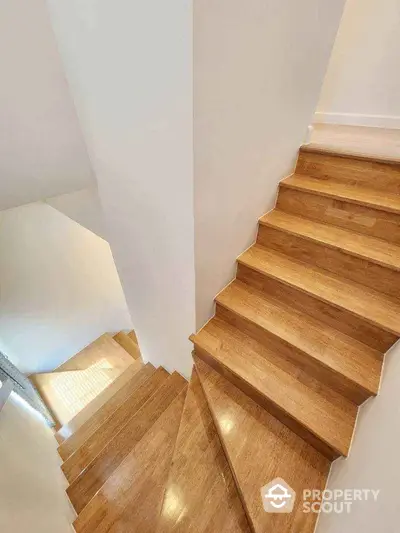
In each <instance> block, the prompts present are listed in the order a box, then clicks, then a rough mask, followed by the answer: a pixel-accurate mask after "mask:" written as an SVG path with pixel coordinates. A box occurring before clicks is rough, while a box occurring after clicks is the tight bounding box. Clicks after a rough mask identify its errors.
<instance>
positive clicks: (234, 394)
mask: <svg viewBox="0 0 400 533" xmlns="http://www.w3.org/2000/svg"><path fill="white" fill-rule="evenodd" d="M196 369H197V372H198V375H199V377H200V382H201V384H202V387H203V390H204V393H205V396H206V398H207V401H208V405H209V407H210V410H211V413H212V415H213V419H214V421H215V425H216V428H217V430H218V434H219V437H220V439H221V443H222V445H223V448H224V450H225V453H226V456H227V459H228V461H229V464H230V466H231V469H232V472H233V474H234V478H235V480H236V484H237V487H238V490H239V493H240V495H241V498H242V501H243V506H244V508H245V510H246V513H247V516H248V519H249V522H250V523H251V525H252V530H253V531H254V532H255V533H265V532H267V531H283V532H291V533H313V531H314V528H315V524H316V520H317V515H316V514H315V513H308V514H305V513H304V512H303V509H302V499H301V497H299V498H298V499H297V501H296V503H295V507H294V509H293V511H292V513H289V514H271V513H266V512H265V511H264V508H263V504H262V500H261V497H260V489H261V487H263V486H265V485H266V484H267V483H269V482H271V481H272V480H274V479H275V478H278V477H280V478H282V479H284V480H285V481H286V482H287V483H288V484H289V485H290V486H291V487H292V488H293V489H294V490H295V491H296V493H297V494H298V495H301V494H302V493H303V491H304V490H305V489H311V490H324V488H325V485H326V481H327V478H328V474H329V469H330V461H329V460H328V459H326V458H325V457H324V456H323V455H322V454H320V453H318V452H317V451H316V450H315V449H314V448H313V447H312V446H310V445H309V444H307V443H306V442H305V441H304V440H303V439H301V438H300V437H298V436H297V435H296V434H295V433H293V431H291V430H290V429H289V428H288V427H286V426H285V425H284V424H282V423H281V422H279V420H277V419H276V418H274V417H273V416H271V415H270V414H269V413H268V412H267V411H266V410H265V409H263V408H261V407H260V406H259V405H258V404H257V403H256V402H254V401H253V400H252V399H251V398H250V397H249V396H247V395H246V394H244V393H243V392H242V391H240V390H239V389H238V388H236V387H234V386H233V385H232V384H231V383H230V382H229V381H228V380H226V379H225V378H223V377H222V376H221V375H220V374H218V373H217V372H215V371H214V370H213V369H212V368H211V367H209V366H208V365H206V364H205V363H204V362H203V361H202V360H197V361H196ZM256 465H257V466H256Z"/></svg>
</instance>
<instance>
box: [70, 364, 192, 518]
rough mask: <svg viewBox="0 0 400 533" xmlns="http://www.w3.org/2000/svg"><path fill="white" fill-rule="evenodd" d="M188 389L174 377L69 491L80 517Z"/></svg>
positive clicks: (170, 378)
mask: <svg viewBox="0 0 400 533" xmlns="http://www.w3.org/2000/svg"><path fill="white" fill-rule="evenodd" d="M185 386H186V381H185V380H184V379H183V378H182V376H180V375H179V374H177V373H174V374H172V375H171V376H170V377H169V378H168V379H167V381H166V382H165V384H164V385H163V386H162V387H161V388H160V389H159V390H158V391H157V392H156V393H155V394H154V395H153V396H151V397H150V399H149V400H148V401H147V402H146V403H145V404H144V405H143V406H142V408H141V409H140V410H139V411H138V412H137V413H136V414H135V415H134V416H133V417H132V418H131V419H130V420H129V421H128V423H127V424H126V425H125V426H124V427H123V428H121V429H120V431H119V432H118V433H117V434H116V435H115V436H114V438H113V439H112V440H111V441H109V443H108V444H107V445H106V446H105V447H104V448H103V449H102V450H101V452H100V453H99V454H98V455H97V456H96V457H95V459H94V460H93V461H92V462H91V463H90V464H89V465H88V466H87V467H86V469H85V470H84V471H83V472H82V473H81V474H80V475H79V476H78V478H77V479H75V481H74V482H73V483H72V484H71V485H70V486H69V487H68V489H67V494H68V496H69V499H70V500H71V503H72V505H73V506H74V508H75V510H76V512H77V513H78V514H79V513H80V512H81V511H82V509H83V508H84V507H85V506H86V505H87V504H88V503H89V501H90V500H91V499H92V498H93V496H94V495H95V494H96V492H97V491H98V490H99V489H100V488H101V487H102V486H103V485H104V483H105V482H106V481H107V479H108V478H109V477H110V476H111V475H112V474H113V472H115V470H116V469H117V468H118V466H119V465H120V464H121V462H122V461H123V460H124V458H125V457H126V456H127V455H128V454H129V453H130V452H131V451H132V449H133V448H134V446H135V445H136V444H137V443H138V442H139V441H140V440H141V438H142V437H143V436H144V434H145V433H146V432H147V431H148V430H149V429H150V427H151V426H152V425H153V424H154V422H155V421H156V420H157V419H158V417H159V416H161V414H162V413H163V412H164V411H165V410H166V409H167V407H168V406H169V405H170V404H171V402H172V401H173V400H174V399H175V398H176V396H177V395H178V394H179V393H180V392H181V391H182V390H183V389H184V387H185Z"/></svg>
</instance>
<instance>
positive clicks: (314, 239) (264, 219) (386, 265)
mask: <svg viewBox="0 0 400 533" xmlns="http://www.w3.org/2000/svg"><path fill="white" fill-rule="evenodd" d="M276 210H277V211H279V213H281V214H282V215H285V216H286V215H287V216H290V217H293V218H299V219H302V220H306V221H307V222H309V223H312V224H316V225H317V226H324V227H327V228H330V227H333V228H334V229H335V230H339V231H342V232H344V233H348V234H349V235H351V234H356V235H359V236H360V237H363V238H365V239H371V240H378V241H381V242H383V243H385V244H386V243H387V244H389V245H393V243H390V242H388V241H385V240H383V239H379V238H378V237H372V236H370V235H365V234H362V233H357V232H355V231H349V230H346V229H344V228H340V227H338V226H333V225H332V224H325V223H323V222H318V221H316V220H312V219H310V218H306V217H302V216H300V215H293V214H292V213H286V212H285V211H282V210H280V209H276ZM272 212H273V211H271V212H269V213H266V214H265V215H263V216H262V217H261V218H260V219H259V221H258V222H259V224H260V225H261V226H264V227H268V228H273V229H275V230H277V231H282V232H283V233H287V234H288V235H293V236H294V237H298V238H300V239H304V240H307V241H310V242H313V243H316V244H319V245H320V246H326V247H327V248H331V249H332V250H337V251H339V252H341V253H343V254H346V255H350V256H352V257H357V258H358V259H363V260H364V261H368V262H369V263H373V264H375V265H378V266H381V267H383V268H387V269H388V270H393V271H394V272H400V264H399V265H398V266H396V265H394V264H391V263H388V262H384V261H380V260H379V259H376V258H374V257H371V256H368V255H366V254H361V253H358V252H356V251H354V250H351V249H350V248H342V247H341V246H340V245H339V244H334V243H332V242H327V241H326V240H321V239H320V238H318V237H313V235H311V234H308V233H307V234H304V233H300V232H298V231H296V229H293V230H292V229H288V228H285V227H282V226H281V225H279V224H278V223H275V222H273V221H272V222H271V221H270V220H268V215H270V213H272ZM394 246H396V245H394ZM398 248H399V251H400V246H399V247H398Z"/></svg>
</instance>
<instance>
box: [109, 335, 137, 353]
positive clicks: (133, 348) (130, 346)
mask: <svg viewBox="0 0 400 533" xmlns="http://www.w3.org/2000/svg"><path fill="white" fill-rule="evenodd" d="M113 339H114V340H115V341H117V342H118V344H119V345H120V346H122V348H123V349H124V350H126V351H127V352H128V353H129V354H130V355H131V356H132V357H133V359H140V350H139V346H138V344H137V343H136V342H135V341H134V340H133V339H132V337H130V336H129V335H127V334H126V333H124V332H123V331H120V332H119V333H116V334H115V335H114V337H113Z"/></svg>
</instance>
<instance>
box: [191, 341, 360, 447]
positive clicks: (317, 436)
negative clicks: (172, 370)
mask: <svg viewBox="0 0 400 533" xmlns="http://www.w3.org/2000/svg"><path fill="white" fill-rule="evenodd" d="M196 336H197V335H195V336H194V337H193V340H192V342H193V343H194V345H195V346H198V347H199V348H200V349H201V350H204V351H205V352H207V354H208V355H209V356H210V357H212V358H213V359H214V360H215V361H217V363H218V364H219V365H221V366H222V367H223V368H224V369H226V370H227V371H228V372H230V373H232V374H233V375H234V376H235V377H236V378H237V379H238V380H240V381H243V382H244V383H246V384H247V385H248V386H249V387H251V388H252V389H253V390H255V391H256V392H257V394H259V395H261V396H263V397H266V398H268V401H270V402H271V403H272V404H273V405H274V406H275V408H277V409H278V410H279V411H282V412H283V413H284V414H285V415H286V416H288V417H289V418H291V419H293V420H294V421H295V422H296V423H298V424H299V425H300V426H301V427H303V428H304V429H305V430H306V431H308V432H310V433H311V434H312V435H313V436H314V437H316V438H317V439H318V440H320V441H321V442H323V443H324V444H326V445H327V446H328V447H329V448H330V449H331V450H333V451H335V452H336V453H338V454H339V455H340V456H343V457H347V456H348V454H349V450H350V443H351V439H350V442H349V444H348V446H346V449H345V450H344V449H343V450H341V449H339V447H338V446H336V445H333V444H331V443H330V442H328V440H327V439H326V438H325V437H322V436H320V435H318V433H317V432H316V431H315V430H314V429H312V428H310V427H309V426H308V425H306V423H305V422H303V421H301V420H300V419H299V418H298V416H297V415H295V414H293V413H290V412H289V411H288V410H287V409H286V408H285V407H283V406H281V405H280V404H279V403H277V402H276V401H275V400H274V399H273V398H271V395H270V394H268V395H267V394H266V393H264V392H263V391H261V390H260V389H259V388H258V387H257V386H256V385H255V384H253V383H252V382H251V381H249V380H248V379H247V378H246V377H244V376H241V375H240V374H238V373H237V372H236V371H235V370H233V369H232V368H231V367H229V366H227V365H226V363H225V362H224V361H221V359H220V358H219V357H216V356H215V355H214V354H212V353H210V351H209V350H208V349H207V348H205V347H203V346H202V345H201V344H200V343H199V342H198V341H197V339H196ZM200 359H201V357H200Z"/></svg>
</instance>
